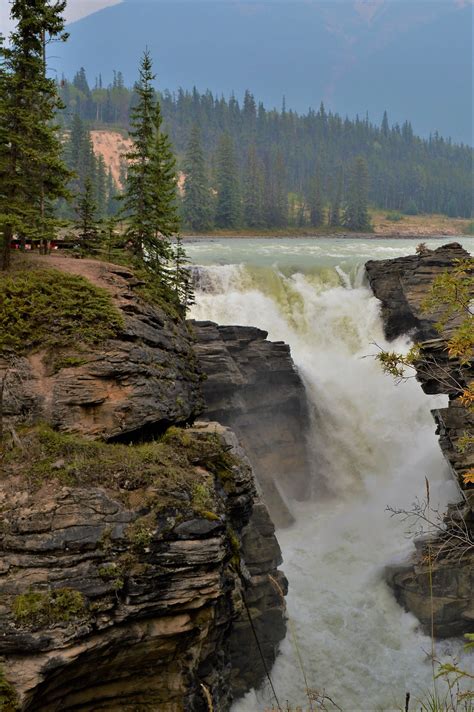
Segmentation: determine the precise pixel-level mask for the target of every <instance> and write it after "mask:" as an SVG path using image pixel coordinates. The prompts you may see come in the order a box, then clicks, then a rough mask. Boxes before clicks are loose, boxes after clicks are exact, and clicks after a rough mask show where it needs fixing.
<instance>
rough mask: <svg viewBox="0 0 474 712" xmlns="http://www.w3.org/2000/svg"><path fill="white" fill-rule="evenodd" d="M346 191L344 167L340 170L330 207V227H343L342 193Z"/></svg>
mask: <svg viewBox="0 0 474 712" xmlns="http://www.w3.org/2000/svg"><path fill="white" fill-rule="evenodd" d="M343 190H344V176H343V173H342V167H341V168H340V169H339V174H338V177H337V185H336V190H335V192H334V196H333V199H332V202H331V205H330V207H329V213H328V225H329V227H340V226H341V225H342V217H341V209H342V193H343Z"/></svg>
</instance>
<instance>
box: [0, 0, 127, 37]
mask: <svg viewBox="0 0 474 712" xmlns="http://www.w3.org/2000/svg"><path fill="white" fill-rule="evenodd" d="M118 2H121V0H69V1H68V4H67V7H66V13H65V15H66V21H67V22H74V20H79V19H80V18H81V17H85V16H86V15H90V13H91V12H97V10H100V9H101V8H103V7H107V6H108V5H116V4H117V3H118ZM12 28H13V23H12V22H11V20H10V3H9V2H8V0H0V32H2V34H4V35H7V34H8V33H9V32H11V30H12Z"/></svg>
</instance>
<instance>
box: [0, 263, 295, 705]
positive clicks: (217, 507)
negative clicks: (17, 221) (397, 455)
mask: <svg viewBox="0 0 474 712" xmlns="http://www.w3.org/2000/svg"><path fill="white" fill-rule="evenodd" d="M59 263H61V267H60V268H61V269H65V270H66V271H71V272H75V273H80V274H84V270H85V269H86V270H87V277H88V278H89V279H91V280H92V281H94V282H95V283H96V284H97V285H99V286H102V287H104V286H105V287H106V288H107V289H108V290H109V292H110V294H111V296H112V298H113V301H114V303H115V305H116V306H117V307H118V308H119V309H120V310H121V312H122V313H123V315H124V328H123V331H122V333H120V334H118V335H117V337H116V338H115V339H113V340H109V341H107V342H104V343H103V344H102V345H100V346H97V347H94V348H93V349H90V350H84V349H76V350H71V349H69V350H68V352H67V354H51V353H46V352H45V353H40V354H38V353H36V354H31V355H28V356H26V357H23V358H17V359H15V360H14V361H13V362H12V360H11V358H10V357H9V358H8V359H5V361H4V363H3V364H0V378H2V377H4V376H5V374H6V373H7V370H8V374H7V379H6V381H5V384H6V385H5V388H4V393H3V396H4V397H3V419H2V423H3V428H4V432H6V433H8V436H7V437H6V439H5V440H4V446H3V449H2V448H0V511H1V513H2V519H1V523H0V683H2V684H1V685H0V700H1V699H2V694H3V689H4V683H3V682H2V681H3V680H7V683H10V684H11V685H12V690H14V692H15V694H16V695H17V704H18V709H20V710H22V711H24V712H27V711H28V712H30V711H31V712H33V710H34V712H40V711H41V712H54V711H56V710H72V709H74V710H84V712H86V711H87V712H94V711H95V710H107V711H108V712H113V711H115V710H116V711H117V712H118V710H120V711H121V712H122V711H125V712H126V711H127V710H129V711H130V712H131V711H132V710H138V709H140V710H155V709H159V710H163V711H164V712H181V711H183V712H184V711H185V710H186V711H188V710H189V712H201V711H202V712H205V711H207V710H208V709H209V708H210V707H209V705H210V701H211V700H212V705H213V707H214V709H216V710H219V711H222V712H225V710H228V709H229V707H230V703H231V700H232V698H233V697H235V696H236V695H240V694H243V693H244V692H246V691H247V690H248V689H249V688H250V687H251V686H258V685H259V684H260V683H261V682H262V680H263V677H264V667H265V666H264V664H263V662H262V660H261V657H260V653H259V650H258V646H257V644H256V641H255V638H254V633H253V628H254V629H255V630H256V631H257V634H258V637H259V641H260V644H261V649H262V650H263V653H264V656H265V665H266V666H267V667H270V666H271V664H272V663H273V661H274V659H275V656H276V652H277V648H278V643H279V642H280V640H281V639H282V638H283V637H284V635H285V604H284V599H283V596H282V593H283V594H285V593H286V588H287V583H286V579H285V577H284V575H283V574H282V573H281V572H280V571H279V570H278V566H279V564H280V563H281V553H280V549H279V546H278V542H277V540H276V538H275V534H274V526H273V523H272V521H271V519H270V517H269V514H268V511H267V509H266V506H265V504H264V502H263V500H262V498H261V496H260V494H259V492H258V491H257V489H256V486H255V479H254V475H253V472H252V468H251V465H250V463H249V461H248V459H247V457H246V454H245V452H244V451H243V449H242V448H241V446H240V444H239V441H238V440H237V438H236V436H235V435H234V434H233V432H232V431H231V430H229V429H228V428H226V427H223V426H222V425H220V424H219V423H215V422H205V423H203V422H200V423H195V424H194V425H193V426H192V427H186V428H179V429H177V435H175V434H173V433H172V431H170V430H167V428H168V427H169V426H170V425H171V424H177V425H185V424H187V423H192V422H193V421H194V420H195V418H196V416H197V415H198V414H199V413H200V412H201V411H202V408H203V400H202V395H201V390H200V382H201V380H202V376H201V372H200V368H199V365H198V363H197V360H196V358H195V356H194V352H193V349H192V342H191V339H190V338H189V332H188V330H187V327H185V326H184V324H183V323H182V321H181V320H180V319H178V318H176V319H175V318H173V316H172V315H170V314H168V313H166V312H165V311H163V310H162V309H160V307H159V306H156V305H154V306H153V305H150V304H149V303H147V302H146V301H145V300H144V299H142V298H140V296H139V295H138V294H137V291H136V290H137V289H140V283H139V282H138V281H137V280H136V279H135V277H134V276H133V274H132V273H131V272H130V271H129V270H128V269H126V268H122V267H116V266H113V265H105V264H103V263H98V262H93V261H86V260H81V261H79V260H78V261H76V260H68V259H67V258H66V259H65V258H60V260H57V261H56V264H55V265H54V266H59ZM86 263H87V264H86ZM65 357H66V358H67V359H68V361H67V365H66V362H65V361H64V358H65ZM38 423H40V425H37V424H38ZM48 427H49V428H50V431H48V432H51V433H53V434H54V433H55V432H59V433H60V434H61V435H60V436H58V437H64V438H68V437H69V438H73V440H71V446H70V452H69V450H68V446H67V443H68V442H69V441H68V440H65V441H64V442H65V446H64V447H65V450H64V452H65V453H66V454H64V453H62V454H61V455H60V456H52V457H51V458H49V459H48V457H47V452H46V450H47V444H48V442H47V444H46V445H44V444H40V445H38V443H35V442H34V438H35V437H36V435H35V433H36V432H37V431H38V428H40V429H41V428H48ZM163 432H166V437H168V433H172V434H171V436H170V438H171V440H170V442H174V440H173V439H174V438H175V437H177V438H178V444H177V445H176V448H177V449H176V451H173V452H174V455H173V462H172V463H171V464H170V463H169V462H168V461H167V460H166V458H165V459H163V461H162V460H160V459H153V458H154V457H155V458H156V453H155V454H153V452H154V451H153V448H154V447H155V445H154V442H155V438H156V436H158V435H161V434H162V433H163ZM48 437H49V436H48ZM51 437H52V441H51V443H50V445H51V448H52V452H53V453H54V452H55V450H54V448H55V447H56V445H55V440H54V437H53V436H51ZM32 438H33V440H32ZM74 438H76V439H77V442H76V440H74ZM94 440H100V442H101V443H102V444H101V445H100V448H99V447H98V449H97V461H96V462H95V463H94V461H93V460H92V464H91V461H90V460H88V459H87V457H88V456H86V450H87V447H90V446H94V443H93V441H94ZM140 442H141V443H144V445H141V446H140V447H142V448H145V449H144V450H143V457H144V460H143V467H142V468H141V471H140V468H136V471H134V472H130V464H129V454H128V453H130V457H132V455H133V452H134V449H135V448H136V447H138V446H137V445H136V443H140ZM157 442H161V441H157ZM81 443H84V445H81ZM87 443H89V446H87ZM179 443H181V445H180V444H179ZM209 443H211V445H212V447H211V452H209V447H210V445H209ZM168 447H171V446H168ZM173 447H174V446H173ZM45 448H46V450H45ZM81 448H83V449H84V451H83V450H82V449H81ZM113 448H123V450H120V453H121V455H120V457H123V467H122V465H121V463H120V462H118V463H117V465H116V466H115V465H113V466H111V464H110V462H111V458H112V460H113V457H115V458H116V457H117V456H116V455H115V456H113V455H112V454H111V453H112V451H113ZM146 448H150V450H147V449H146ZM180 448H182V454H180V453H181V450H180ZM189 448H190V451H189ZM213 448H214V450H215V452H214V450H213ZM201 450H202V453H201ZM189 452H191V454H189ZM15 453H16V455H15ZM45 453H46V454H45ZM186 453H188V454H186ZM216 453H217V455H216ZM163 457H165V456H164V455H163ZM150 458H151V459H150ZM183 458H184V459H183ZM219 458H220V459H219ZM222 458H224V459H223V460H222ZM227 458H230V460H228V459H227ZM37 460H38V461H37ZM221 460H222V462H221ZM113 462H115V460H113ZM161 462H163V464H161ZM22 463H23V464H22ZM25 463H27V464H26V465H25ZM102 463H103V465H102ZM150 463H151V464H150ZM153 463H158V464H157V465H153ZM173 463H174V465H173ZM183 463H184V464H183ZM186 463H187V464H186ZM172 466H176V467H177V474H174V472H173V470H172ZM150 467H151V470H150ZM28 468H29V469H28ZM154 468H155V469H154ZM170 468H171V469H170ZM91 469H92V470H94V472H95V473H96V474H95V475H94V477H95V479H94V481H93V482H91ZM102 470H103V474H102ZM180 472H181V473H183V472H184V475H182V474H181V475H180V474H179V473H180ZM163 473H164V474H163ZM182 476H185V480H183V481H182V480H180V477H182ZM167 478H168V479H167ZM159 483H161V484H159ZM163 483H164V486H163ZM211 505H212V506H211ZM249 615H250V616H251V618H252V626H251V624H250V621H249ZM243 651H245V654H243ZM11 709H16V708H15V707H11Z"/></svg>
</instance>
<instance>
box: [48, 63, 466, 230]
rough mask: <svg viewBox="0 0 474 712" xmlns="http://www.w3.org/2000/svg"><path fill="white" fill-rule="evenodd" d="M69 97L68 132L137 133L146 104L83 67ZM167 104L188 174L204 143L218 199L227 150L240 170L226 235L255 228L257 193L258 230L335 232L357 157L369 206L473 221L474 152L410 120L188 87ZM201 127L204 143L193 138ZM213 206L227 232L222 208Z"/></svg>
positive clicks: (165, 97) (66, 92) (165, 99)
mask: <svg viewBox="0 0 474 712" xmlns="http://www.w3.org/2000/svg"><path fill="white" fill-rule="evenodd" d="M60 93H61V98H62V100H63V102H64V104H65V106H66V108H65V109H64V110H63V112H62V117H63V121H64V124H65V126H67V127H71V125H72V121H73V118H74V116H75V115H77V116H78V117H79V118H80V119H82V120H83V121H84V122H86V123H87V125H88V126H89V127H98V128H100V127H103V128H108V127H110V128H112V127H114V128H123V129H127V128H128V123H129V114H130V108H131V107H133V105H134V103H135V102H136V96H135V92H134V90H133V89H129V88H127V87H125V85H124V82H123V78H122V75H121V73H120V72H117V73H116V74H115V76H114V81H113V83H112V84H111V85H110V86H108V87H103V86H102V81H101V78H100V77H99V78H98V79H97V80H96V82H95V85H94V86H93V87H90V86H89V83H88V80H87V77H86V74H85V72H84V70H83V69H80V70H79V71H78V72H77V74H76V76H75V77H74V79H73V81H72V82H70V81H68V80H66V79H62V80H61V82H60ZM159 99H160V102H161V107H162V113H163V118H164V124H165V126H166V129H167V131H168V133H169V135H170V138H171V140H172V143H173V146H174V149H175V151H176V154H177V156H178V165H179V167H180V168H183V169H184V168H185V166H186V164H188V165H189V163H190V158H192V157H190V156H189V150H190V141H191V150H192V151H194V152H195V151H196V142H197V141H199V142H200V144H201V147H202V151H203V156H204V162H205V167H204V171H205V174H206V180H208V181H209V186H210V189H211V195H214V196H216V195H218V194H219V180H222V169H223V161H224V160H226V159H225V156H224V155H223V154H225V153H226V152H227V155H228V156H229V155H230V156H231V158H232V162H233V163H235V165H234V166H233V171H234V173H235V175H233V176H232V177H231V180H230V184H231V188H230V190H232V191H235V200H234V201H233V202H234V203H235V204H236V208H235V210H234V211H233V212H234V216H233V222H234V225H232V224H228V225H224V224H222V222H223V221H222V220H221V226H222V227H233V226H237V225H239V224H240V225H244V224H246V225H249V219H248V216H247V212H248V211H247V210H246V197H245V196H246V192H247V193H248V186H249V185H252V186H253V187H254V188H253V189H254V190H256V191H257V193H258V195H257V202H259V203H261V205H260V206H259V207H258V209H257V213H255V206H253V207H252V211H253V212H252V211H251V212H252V214H253V218H252V220H253V221H254V223H255V224H254V225H249V226H255V227H259V226H260V227H265V226H268V227H278V226H283V225H287V224H295V225H301V226H303V225H306V224H312V225H313V224H314V225H315V226H317V225H320V224H324V223H325V222H327V223H329V224H331V220H333V222H332V224H334V216H333V217H331V214H332V212H333V208H334V205H335V204H336V212H337V208H338V207H339V204H340V205H342V206H343V205H344V204H345V202H346V201H347V199H348V197H349V193H350V190H351V185H352V184H353V183H354V177H353V176H354V166H355V159H356V158H357V157H362V158H363V159H364V160H365V162H366V166H367V169H368V198H369V202H370V203H371V204H372V205H373V206H374V207H376V208H380V209H384V210H396V211H400V212H408V213H410V214H416V213H417V212H423V213H444V214H446V215H448V216H450V217H470V216H471V215H472V212H473V204H472V158H473V151H472V148H471V147H469V146H466V145H462V144H461V145H457V144H454V143H452V142H451V140H450V139H444V138H443V137H441V136H439V135H438V134H437V133H435V134H434V135H432V136H430V137H429V138H428V139H422V138H420V137H418V136H415V135H414V132H413V129H412V126H411V124H410V123H409V122H408V121H406V122H405V123H404V124H403V125H402V126H400V125H398V124H395V125H393V126H392V125H390V122H389V119H388V117H387V114H386V113H385V114H384V116H383V119H382V121H381V123H380V125H375V124H373V123H372V122H370V121H369V119H368V118H367V117H366V118H363V119H361V118H359V117H357V118H356V119H354V120H350V119H348V118H345V119H343V118H342V117H340V116H339V115H337V114H333V113H331V112H327V111H326V110H325V108H324V106H323V104H321V106H320V108H319V110H318V111H314V110H312V109H310V110H309V111H308V113H307V114H305V115H299V114H297V113H295V112H294V111H291V110H287V109H286V107H285V105H284V102H283V106H282V108H281V110H276V109H272V110H267V109H266V108H265V107H264V106H263V104H262V103H258V104H257V102H256V101H255V99H254V97H253V96H252V94H251V93H250V92H248V91H247V92H246V93H245V96H244V98H243V101H242V102H239V101H238V100H237V99H236V98H235V97H234V96H231V97H230V99H225V98H224V97H220V98H219V97H217V96H214V95H213V94H212V93H211V92H210V91H207V92H206V93H204V94H201V93H199V92H198V91H197V90H193V91H192V92H188V91H184V90H182V89H180V90H178V92H176V93H173V94H172V93H170V92H169V91H164V92H162V93H159ZM195 127H197V128H198V129H199V136H198V135H197V134H195V135H194V136H192V133H193V128H195ZM199 148H200V147H198V149H197V150H199ZM191 163H192V161H191ZM315 192H316V196H315ZM249 197H250V196H247V199H248V198H249ZM315 203H317V205H316V209H315ZM211 207H212V210H211V212H213V213H214V214H215V213H216V211H217V223H218V224H219V215H218V213H219V207H218V206H215V205H214V206H211ZM255 215H256V217H255ZM246 216H247V217H246ZM313 218H316V222H315V220H314V219H313ZM336 219H337V215H336ZM188 222H189V221H188ZM211 222H214V218H212V219H211ZM224 222H225V220H224ZM250 222H251V221H250Z"/></svg>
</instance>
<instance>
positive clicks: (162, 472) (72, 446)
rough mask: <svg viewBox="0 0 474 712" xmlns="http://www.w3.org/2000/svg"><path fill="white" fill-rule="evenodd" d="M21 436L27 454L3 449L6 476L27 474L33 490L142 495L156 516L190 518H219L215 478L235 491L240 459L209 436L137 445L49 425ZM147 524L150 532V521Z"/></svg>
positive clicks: (176, 434)
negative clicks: (195, 514) (58, 487)
mask: <svg viewBox="0 0 474 712" xmlns="http://www.w3.org/2000/svg"><path fill="white" fill-rule="evenodd" d="M20 437H21V443H22V445H23V448H22V449H19V448H18V447H14V448H13V449H10V450H8V449H7V448H6V446H5V447H4V449H3V453H2V458H3V459H2V465H3V470H2V477H8V476H9V474H13V473H16V474H18V472H23V473H24V477H25V479H26V481H27V485H28V487H30V488H33V489H37V488H38V487H41V486H42V485H43V484H44V483H45V482H51V481H52V482H54V481H58V482H61V483H66V484H67V485H68V486H72V487H74V486H83V487H84V486H91V487H94V486H102V487H108V488H109V489H112V490H113V491H115V492H117V495H118V496H119V497H122V498H123V499H124V500H125V501H127V499H128V496H129V493H130V492H134V491H139V490H140V491H142V493H143V498H144V500H143V501H144V504H145V503H146V502H148V501H149V505H150V506H151V507H152V508H153V510H154V511H161V510H165V509H167V508H169V507H172V508H176V509H178V510H179V511H182V510H188V511H189V513H190V514H191V513H192V511H193V508H197V509H199V510H200V511H201V513H204V512H213V513H215V509H216V504H215V503H214V501H213V499H212V496H213V495H212V493H213V491H214V486H213V482H212V477H213V476H214V477H217V478H218V479H219V481H220V482H221V483H222V485H223V486H224V489H226V491H228V492H231V491H233V488H234V486H235V484H234V468H235V465H236V460H235V458H234V457H233V455H232V454H231V453H229V452H228V450H227V448H226V447H225V445H224V444H223V442H222V441H221V439H220V438H219V437H217V436H215V435H213V434H209V433H202V434H201V433H199V434H196V433H194V432H190V431H189V430H186V429H183V428H175V427H171V428H169V429H168V430H167V432H166V433H165V434H164V435H163V436H162V437H161V439H159V440H156V441H152V442H148V443H142V444H136V445H133V446H130V445H125V444H122V443H105V442H101V441H94V440H87V439H85V438H83V437H81V436H79V435H75V434H69V433H60V432H57V431H55V430H52V429H51V428H50V427H47V426H36V427H34V428H27V429H25V430H23V431H21V433H20ZM196 467H199V468H201V470H199V471H196ZM202 469H204V470H206V472H208V473H209V475H204V474H203V472H202ZM153 492H154V493H157V494H153ZM177 492H179V493H180V496H177V494H176V493H177ZM207 494H209V498H208V497H207ZM182 495H185V496H184V498H183V497H182ZM140 521H141V523H142V524H143V523H144V522H143V520H140ZM145 525H146V528H147V529H151V524H150V522H149V521H146V522H145ZM138 538H142V537H141V535H140V533H138ZM103 540H104V544H103V548H104V550H107V549H108V548H110V532H109V534H108V535H107V533H104V537H103Z"/></svg>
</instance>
